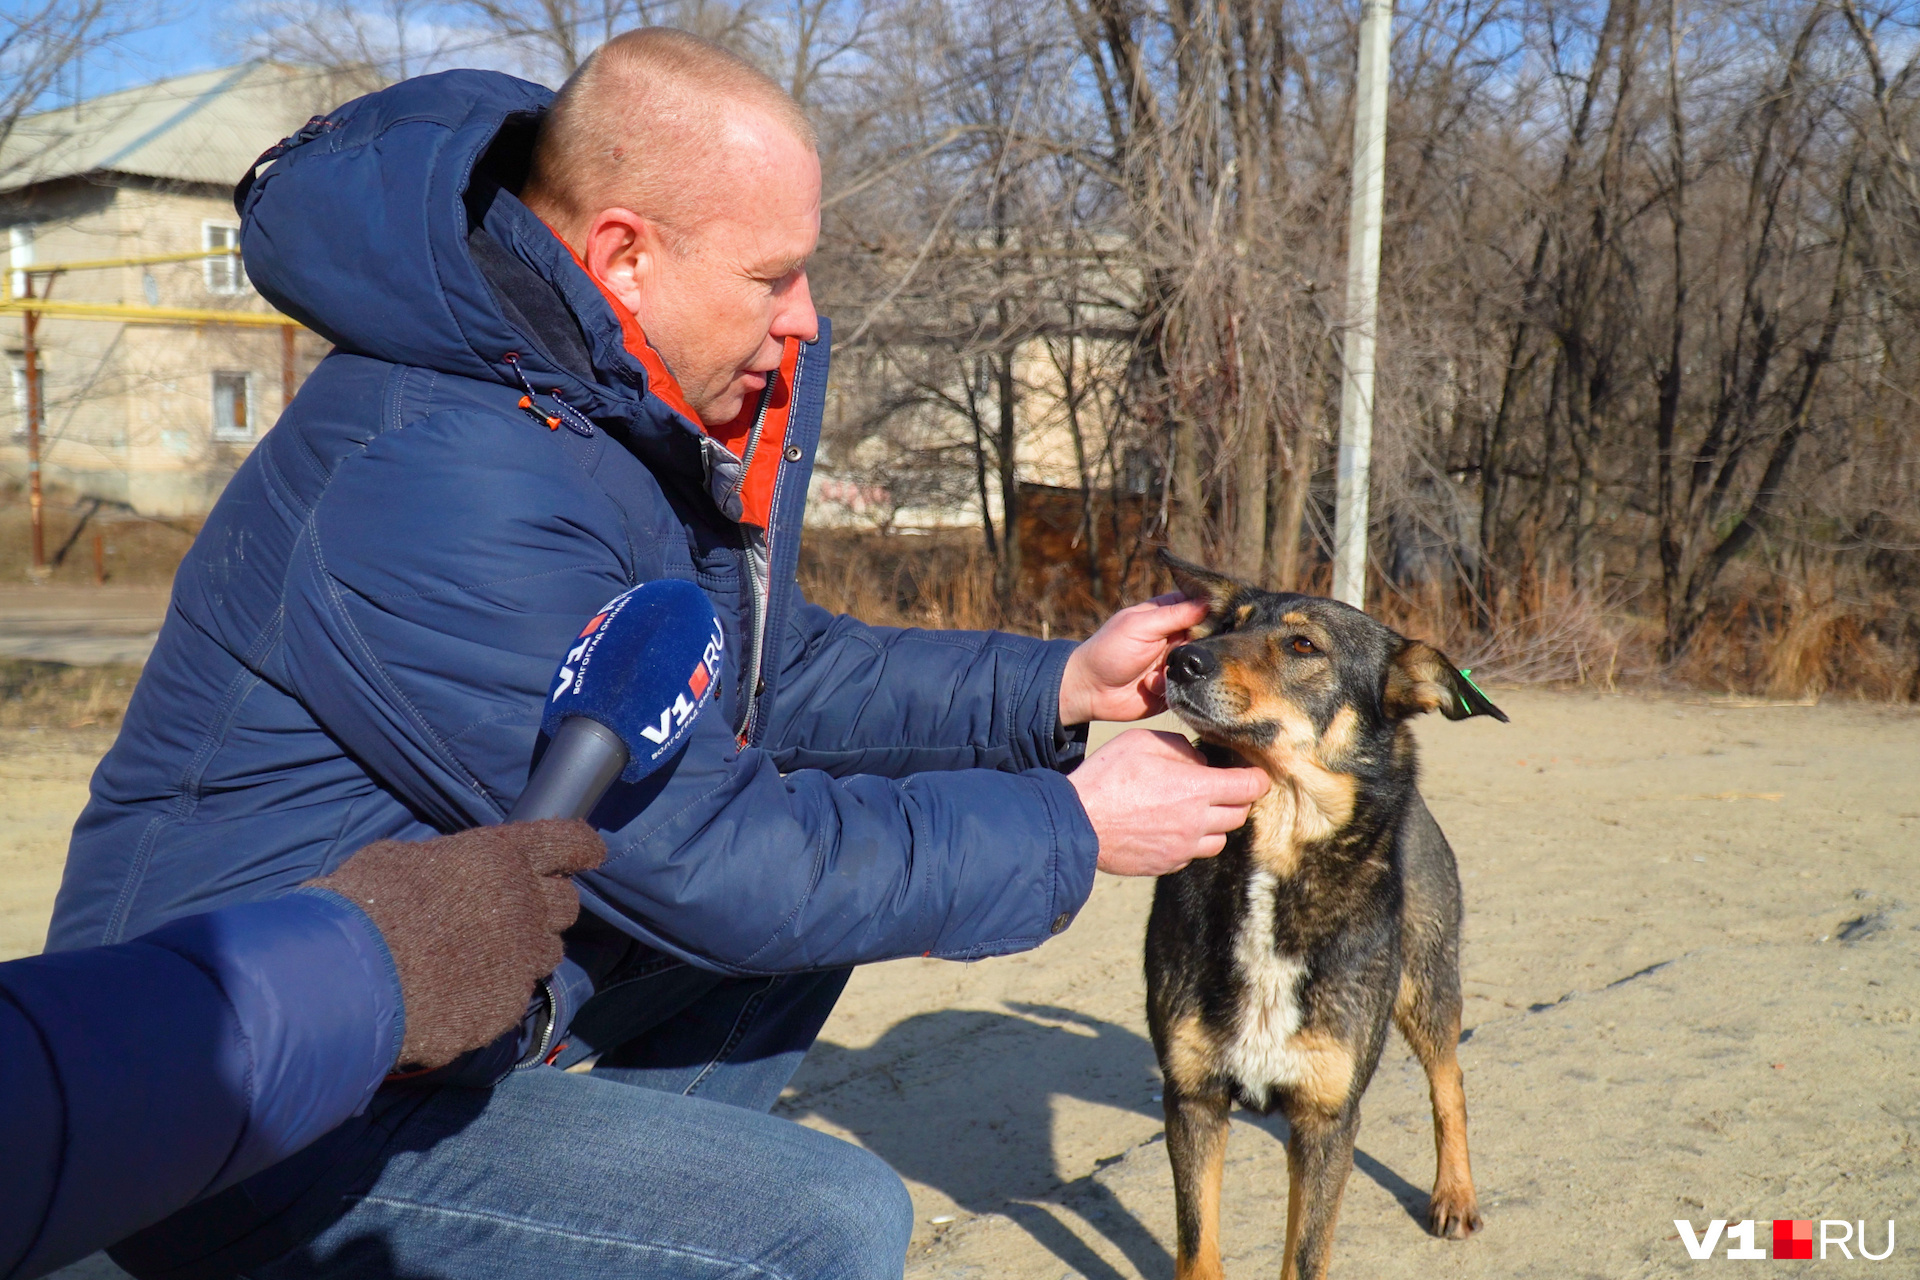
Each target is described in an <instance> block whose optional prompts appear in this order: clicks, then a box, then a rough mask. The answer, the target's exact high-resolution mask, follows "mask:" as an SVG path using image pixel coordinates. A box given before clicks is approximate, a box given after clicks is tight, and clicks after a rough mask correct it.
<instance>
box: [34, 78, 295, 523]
mask: <svg viewBox="0 0 1920 1280" xmlns="http://www.w3.org/2000/svg"><path fill="white" fill-rule="evenodd" d="M330 92H331V88H330V85H329V83H328V81H327V79H326V78H325V77H324V76H322V75H320V74H318V73H316V72H313V71H311V70H309V69H306V68H300V67H290V66H285V65H281V64H275V63H270V62H248V63H244V64H242V65H240V66H236V67H228V68H224V69H222V70H218V71H208V72H202V73H199V74H195V75H189V76H180V77H176V78H174V79H171V80H163V81H161V82H160V83H158V84H152V85H146V86H143V87H141V88H136V89H127V90H123V91H121V92H118V93H111V94H107V95H104V96H102V97H98V98H94V99H91V100H88V101H86V102H81V103H78V104H76V105H73V106H70V107H61V108H59V109H57V110H53V111H47V112H44V113H41V114H38V115H33V116H28V117H25V118H23V119H21V120H20V121H19V122H18V123H17V124H16V125H15V127H14V130H13V132H12V134H11V135H10V136H9V137H8V138H7V140H6V142H5V144H4V145H0V227H4V232H5V237H6V241H5V246H6V255H7V257H6V274H7V282H6V287H5V291H4V292H5V294H6V298H5V299H4V301H6V302H11V303H17V302H18V301H20V300H22V299H23V297H24V296H25V295H26V293H27V291H28V288H29V286H31V288H32V292H33V295H34V296H35V297H36V298H43V299H45V300H46V301H47V302H48V303H49V304H61V303H66V304H75V303H78V304H83V308H84V307H95V308H101V309H102V310H101V311H99V312H95V313H93V314H84V315H76V314H73V313H72V312H61V311H57V310H55V311H49V312H47V313H46V314H44V315H42V316H41V317H40V319H39V321H38V324H37V326H36V332H35V334H34V339H35V340H34V347H35V350H36V353H37V359H36V362H35V363H36V365H37V368H38V370H39V372H40V375H41V386H42V405H43V410H42V416H41V458H42V476H43V478H44V481H45V483H46V484H47V485H48V486H49V487H50V488H52V489H55V490H56V491H57V490H59V489H65V490H68V491H71V492H74V493H77V494H79V495H81V496H84V497H94V498H100V499H103V500H105V501H108V502H113V503H119V504H124V505H126V506H128V507H130V508H132V509H133V510H135V511H137V512H140V513H141V514H144V515H157V516H181V515H187V516H191V515H196V514H200V513H204V512H205V511H206V510H207V509H208V508H209V507H211V506H212V504H213V500H214V499H215V498H216V497H218V496H219V493H220V490H221V489H222V488H223V487H224V486H225V484H226V482H227V478H228V477H229V476H231V475H232V474H233V471H234V469H235V468H236V467H237V466H238V465H239V464H240V461H241V459H243V458H244V457H245V456H246V454H247V452H248V451H249V450H250V449H252V447H253V444H254V442H255V441H256V440H257V439H258V438H259V437H260V435H261V434H262V433H263V432H264V431H265V430H266V428H267V427H268V426H270V425H271V424H272V423H273V421H274V419H275V418H276V417H277V416H278V415H279V413H280V410H281V409H282V408H283V407H284V405H285V402H286V399H287V398H288V397H289V396H290V395H291V392H292V388H293V387H294V386H295V385H297V381H298V378H299V376H300V375H302V374H304V373H305V372H306V371H307V370H308V369H310V368H311V367H312V365H313V363H314V362H315V361H316V360H317V359H318V358H319V357H320V356H321V355H322V354H324V350H325V347H324V344H323V343H322V342H321V341H320V339H318V338H317V337H316V336H314V335H313V334H310V333H308V332H306V331H305V330H300V329H297V328H296V329H288V328H286V327H285V326H284V325H276V324H271V323H265V324H263V323H262V322H263V321H270V320H271V319H272V318H273V316H274V312H273V310H272V308H270V307H268V306H267V304H266V303H265V302H264V301H263V300H262V299H261V298H260V297H259V295H258V294H256V293H255V292H254V291H253V289H252V287H251V286H250V285H249V284H248V282H247V278H246V273H245V271H244V270H243V269H242V267H241V263H240V258H239V255H238V245H237V241H238V236H239V219H238V218H237V217H235V215H234V210H233V185H234V182H235V181H236V180H237V179H238V178H239V177H240V175H241V174H242V173H244V172H245V171H246V169H247V167H248V166H249V165H251V164H252V163H253V162H254V160H255V159H256V158H257V157H258V156H259V154H260V153H261V152H262V151H264V150H266V149H267V148H268V147H270V146H272V145H273V144H274V143H275V142H276V141H278V140H279V139H281V138H283V137H285V136H286V135H288V134H290V133H292V132H293V131H294V130H295V129H297V128H299V127H300V125H301V124H302V123H303V122H305V121H306V120H307V119H308V118H309V117H311V116H312V115H314V114H315V113H317V112H319V111H324V110H326V109H327V108H328V107H329V106H330V105H331V103H329V102H328V101H327V99H328V96H329V94H330ZM209 250H211V251H215V254H216V256H212V257H208V256H204V255H205V252H206V251H209ZM220 250H233V252H232V253H230V254H226V253H219V252H218V251H220ZM188 255H198V256H188ZM156 258H160V259H165V258H172V259H174V260H172V261H157V262H156V261H151V260H152V259H156ZM129 260H136V261H129ZM103 262H104V263H112V264H114V265H110V266H95V267H87V268H85V269H80V270H72V271H62V272H58V273H49V272H48V271H47V270H46V269H47V268H49V267H53V266H58V265H60V264H68V263H72V264H91V263H103ZM28 268H32V269H33V270H32V271H29V270H28ZM83 308H75V309H74V310H75V311H80V310H83ZM220 312H224V313H231V314H233V315H234V316H235V320H236V321H241V322H243V323H217V322H211V321H209V320H207V319H205V318H203V315H204V313H220ZM179 313H187V314H188V316H189V317H191V318H181V317H180V315H179ZM244 322H250V323H244ZM288 334H292V335H293V336H292V337H291V338H290V339H289V338H288V337H287V335H288ZM0 342H4V344H5V357H6V360H7V364H8V369H7V371H6V372H5V373H4V374H0V382H5V383H10V386H11V391H12V395H11V398H10V399H7V398H4V397H0V416H3V417H4V418H5V421H6V427H5V430H4V431H0V476H4V477H7V478H10V479H13V480H15V481H16V482H17V481H18V480H19V478H21V477H23V476H24V475H25V473H26V463H27V449H26V436H27V432H26V427H27V400H28V396H27V361H26V349H27V344H26V332H25V321H24V318H23V316H22V315H21V314H20V313H19V311H18V310H17V309H13V310H4V311H0Z"/></svg>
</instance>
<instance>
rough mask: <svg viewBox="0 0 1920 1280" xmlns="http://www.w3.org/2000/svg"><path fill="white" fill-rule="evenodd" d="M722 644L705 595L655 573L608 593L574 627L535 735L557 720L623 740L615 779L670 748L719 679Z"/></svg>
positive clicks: (641, 771)
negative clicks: (594, 726)
mask: <svg viewBox="0 0 1920 1280" xmlns="http://www.w3.org/2000/svg"><path fill="white" fill-rule="evenodd" d="M725 648H726V641H725V638H724V636H723V634H722V632H721V628H720V619H719V617H718V616H717V615H715V613H714V611H713V605H712V603H711V602H710V601H709V600H708V599H707V596H706V593H705V592H704V591H702V590H700V588H699V587H697V586H695V585H694V584H693V583H691V582H682V581H680V580H679V579H677V578H662V579H659V580H656V581H654V582H646V583H642V584H641V585H639V586H637V587H635V588H633V589H632V590H631V591H627V592H625V593H623V594H621V595H618V596H615V597H614V598H613V599H612V600H610V601H608V602H607V605H606V607H605V608H603V609H601V610H600V612H599V613H597V614H595V615H594V616H593V618H592V619H590V620H589V621H588V622H587V625H586V627H585V628H584V629H583V630H582V631H581V632H580V635H579V637H578V639H577V640H576V642H575V644H574V646H573V647H572V648H571V649H569V650H568V651H567V656H566V657H565V658H564V659H562V660H561V663H560V669H559V671H557V672H556V673H555V674H554V680H553V692H552V694H551V695H550V696H549V697H548V698H547V709H546V714H545V715H544V716H543V717H542V718H541V722H540V728H541V731H542V732H544V733H545V734H547V735H548V737H552V736H553V735H554V734H555V733H556V732H557V731H558V730H559V728H560V723H561V721H563V720H569V719H573V718H575V717H583V718H585V719H588V720H593V721H596V722H598V723H599V724H602V725H605V726H606V727H607V728H608V729H610V730H612V731H613V732H614V733H615V734H617V735H618V736H619V738H620V740H621V741H622V742H625V743H626V744H627V751H628V759H627V766H626V768H625V769H624V770H622V771H621V774H620V779H621V781H623V782H638V781H639V780H640V779H641V778H644V777H645V776H646V775H647V774H649V773H651V772H653V770H654V769H655V768H656V767H657V766H658V765H659V764H660V763H661V762H662V761H663V760H665V759H666V758H667V756H668V755H670V754H671V753H672V752H674V751H675V750H677V749H678V748H679V746H680V744H681V743H682V742H683V741H684V740H685V738H686V736H687V733H688V731H689V730H690V729H691V728H692V727H693V722H694V721H695V720H696V719H697V718H698V717H699V713H700V710H701V708H702V707H704V706H705V705H706V704H707V702H708V700H710V699H711V698H712V697H713V696H714V694H715V692H716V691H717V690H718V688H719V685H720V660H721V654H722V653H723V652H724V651H725Z"/></svg>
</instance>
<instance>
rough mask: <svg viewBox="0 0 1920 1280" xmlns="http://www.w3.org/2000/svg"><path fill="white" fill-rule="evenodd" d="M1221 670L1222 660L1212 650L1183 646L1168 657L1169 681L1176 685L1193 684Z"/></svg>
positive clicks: (1191, 645) (1190, 645)
mask: <svg viewBox="0 0 1920 1280" xmlns="http://www.w3.org/2000/svg"><path fill="white" fill-rule="evenodd" d="M1219 670H1220V659H1219V658H1217V657H1215V656H1214V655H1213V651H1212V650H1210V649H1204V648H1202V647H1201V646H1199V645H1197V644H1183V645H1181V646H1180V647H1179V648H1178V649H1175V650H1174V651H1173V652H1172V653H1170V654H1168V655H1167V679H1169V680H1172V681H1174V682H1175V683H1176V684H1193V683H1195V682H1196V681H1200V680H1205V679H1206V678H1207V677H1208V676H1211V675H1213V674H1215V673H1216V672H1218V671H1219Z"/></svg>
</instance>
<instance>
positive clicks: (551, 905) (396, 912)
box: [308, 818, 607, 1068]
mask: <svg viewBox="0 0 1920 1280" xmlns="http://www.w3.org/2000/svg"><path fill="white" fill-rule="evenodd" d="M606 856H607V848H606V845H605V844H603V843H602V842H601V839H600V835H599V833H598V832H596V831H595V830H594V829H593V828H592V827H590V826H588V825H587V824H586V823H584V822H580V821H578V820H576V819H566V818H550V819H547V820H545V821H542V822H517V823H511V824H509V825H507V826H501V827H476V828H474V829H473V830H471V831H462V832H460V833H459V834H457V835H451V836H441V837H439V838H438V839H436V840H427V841H424V842H422V843H418V844H411V843H407V842H404V841H400V840H381V841H378V842H376V843H374V844H370V845H368V846H367V847H366V848H364V849H362V850H360V852H358V853H356V854H354V855H353V856H352V857H351V858H348V859H347V860H346V861H345V862H343V863H341V864H340V867H339V869H338V870H336V871H335V872H334V873H333V874H332V875H330V876H326V877H323V878H322V879H319V880H312V881H309V882H308V883H310V884H312V885H315V886H316V887H318V888H322V889H331V890H333V892H335V893H337V894H339V895H340V896H341V897H343V898H347V899H349V900H351V901H353V902H354V903H356V904H358V905H359V907H360V909H361V910H363V911H365V912H366V913H367V914H368V915H369V916H371V917H372V918H373V923H374V924H375V925H377V926H378V927H379V929H380V933H381V935H382V936H384V937H385V938H386V940H387V950H389V951H391V952H392V953H393V964H394V967H395V968H396V969H398V970H399V972H400V996H401V999H402V1000H403V1001H404V1002H405V1003H406V1040H405V1042H404V1043H403V1044H402V1045H401V1046H400V1059H399V1065H400V1066H401V1067H405V1068H429V1067H438V1066H443V1065H445V1064H446V1063H449V1062H451V1061H453V1060H454V1059H455V1058H457V1057H459V1056H460V1055H461V1054H463V1053H465V1052H466V1051H467V1050H469V1049H477V1048H479V1047H480V1046H482V1045H485V1044H490V1043H492V1042H493V1040H494V1039H496V1038H497V1037H498V1036H499V1035H500V1034H501V1033H502V1032H504V1031H506V1030H507V1029H508V1028H510V1027H512V1026H513V1025H514V1024H515V1023H516V1022H518V1021H520V1019H521V1017H522V1016H523V1015H524V1014H525V1013H526V1010H527V999H528V997H530V996H531V995H532V994H533V986H534V983H535V982H537V981H538V980H539V979H541V978H544V977H546V976H547V975H548V974H550V973H552V972H553V971H554V968H555V967H556V966H558V965H559V963H560V956H561V949H560V932H561V930H563V929H565V928H566V927H567V926H568V925H570V924H572V923H573V921H574V918H575V917H576V916H578V915H579V914H580V899H579V898H578V897H577V896H576V895H575V894H574V891H573V884H572V882H571V881H570V880H568V879H567V877H568V876H570V875H572V874H573V873H574V872H576V871H589V870H591V869H593V868H594V867H597V866H599V865H600V863H601V862H602V861H603V860H604V859H605V858H606Z"/></svg>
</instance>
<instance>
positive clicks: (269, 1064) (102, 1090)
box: [0, 889, 404, 1280]
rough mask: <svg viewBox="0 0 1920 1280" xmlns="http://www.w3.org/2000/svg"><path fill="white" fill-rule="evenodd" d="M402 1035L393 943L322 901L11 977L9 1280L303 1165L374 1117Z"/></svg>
mask: <svg viewBox="0 0 1920 1280" xmlns="http://www.w3.org/2000/svg"><path fill="white" fill-rule="evenodd" d="M403 1030H404V1023H403V1012H402V1009H401V1004H400V979H399V976H398V975H397V974H396V973H395V972H394V967H393V957H392V956H391V954H389V952H388V951H387V945H386V942H385V940H384V939H382V938H381V936H380V931H379V930H378V929H376V928H375V927H374V924H373V921H371V920H369V919H368V918H367V916H366V914H365V913H364V912H362V911H361V910H360V909H359V908H358V907H356V906H354V905H353V904H352V903H350V902H348V901H347V900H346V899H345V898H342V897H340V896H339V895H337V894H333V893H329V892H327V891H326V890H324V889H302V890H299V891H297V892H294V893H290V894H286V895H285V896H283V897H279V898H275V899H273V900H272V901H269V902H251V903H247V904H245V905H243V906H238V907H229V908H227V909H226V910H224V911H217V912H213V913H211V914H209V915H202V916H191V917H189V918H187V919H184V920H176V921H174V922H173V923H172V924H169V925H166V926H165V927H163V928H160V929H157V930H155V931H154V932H153V933H150V934H148V935H147V936H146V937H144V938H140V939H138V940H136V941H133V942H123V943H121V944H120V945H118V946H114V947H92V948H88V949H87V950H84V951H70V952H63V953H61V954H59V955H46V956H33V957H31V958H29V959H26V960H14V961H11V962H9V963H7V964H0V1102H3V1103H4V1105H0V1152H4V1153H5V1159H6V1162H7V1172H6V1181H5V1186H6V1194H5V1195H0V1280H26V1278H27V1277H31V1276H39V1275H45V1274H46V1273H47V1272H49V1271H52V1270H53V1269H55V1268H56V1267H61V1266H65V1265H66V1264H67V1263H69V1262H72V1261H74V1260H75V1259H77V1258H81V1257H84V1256H85V1255H87V1254H89V1253H92V1252H93V1251H94V1250H96V1249H99V1248H102V1247H104V1246H106V1245H109V1244H112V1243H114V1242H115V1241H116V1240H119V1239H120V1238H121V1237H122V1236H125V1235H126V1234H127V1233H128V1232H131V1231H137V1230H139V1229H140V1228H141V1227H145V1226H148V1225H149V1224H151V1223H153V1222H155V1221H157V1220H158V1219H160V1218H162V1217H164V1216H166V1215H167V1214H170V1213H172V1212H173V1211H175V1210H176V1209H179V1208H180V1207H181V1206H182V1205H185V1204H187V1203H188V1202H189V1201H192V1200H195V1199H197V1198H199V1197H201V1196H204V1195H208V1194H210V1193H212V1192H215V1191H218V1190H220V1189H221V1188H223V1187H226V1186H229V1185H231V1184H233V1183H235V1182H237V1181H239V1180H240V1179H242V1178H245V1177H247V1176H249V1175H251V1174H254V1173H258V1172H259V1171H260V1170H262V1169H264V1168H266V1167H267V1166H269V1165H273V1164H276V1163H278V1162H279V1161H280V1160H282V1159H284V1158H285V1157H287V1156H289V1155H292V1154H293V1153H294V1152H296V1151H299V1150H300V1149H301V1148H303V1147H305V1146H306V1145H307V1144H308V1143H310V1142H312V1141H313V1140H314V1139H316V1138H318V1137H320V1136H321V1135H322V1134H324V1133H326V1132H327V1131H328V1130H330V1129H333V1128H334V1127H335V1126H336V1125H338V1124H339V1123H340V1122H341V1121H343V1120H345V1119H347V1118H348V1117H349V1116H351V1115H354V1114H356V1113H358V1112H359V1111H361V1110H362V1109H363V1108H364V1107H365V1106H366V1105H367V1102H368V1100H369V1099H371V1098H372V1097H373V1094H374V1090H375V1089H377V1088H379V1086H380V1081H381V1080H382V1079H383V1078H384V1077H385V1076H386V1074H387V1072H388V1071H389V1070H390V1069H391V1068H392V1067H393V1060H394V1058H395V1056H396V1055H398V1054H399V1052H400V1042H401V1036H402V1033H403Z"/></svg>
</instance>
